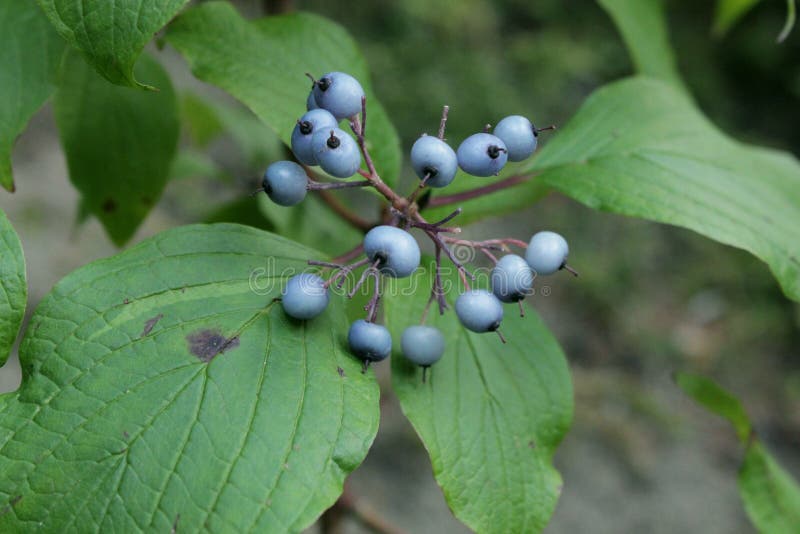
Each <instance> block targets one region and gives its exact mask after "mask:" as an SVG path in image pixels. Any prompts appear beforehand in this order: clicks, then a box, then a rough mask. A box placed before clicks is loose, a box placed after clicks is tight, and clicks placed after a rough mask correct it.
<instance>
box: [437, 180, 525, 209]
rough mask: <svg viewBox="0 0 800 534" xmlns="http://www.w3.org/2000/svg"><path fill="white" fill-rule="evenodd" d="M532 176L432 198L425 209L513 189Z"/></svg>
mask: <svg viewBox="0 0 800 534" xmlns="http://www.w3.org/2000/svg"><path fill="white" fill-rule="evenodd" d="M534 176H536V174H517V175H514V176H509V177H508V178H505V179H503V180H500V181H497V182H494V183H493V184H489V185H485V186H483V187H476V188H475V189H470V190H468V191H462V192H461V193H454V194H452V195H443V196H439V197H433V198H432V199H430V200H429V201H428V205H427V206H426V208H435V207H438V206H446V205H448V204H455V203H457V202H464V201H467V200H472V199H473V198H478V197H480V196H483V195H488V194H490V193H495V192H497V191H502V190H503V189H508V188H509V187H514V186H515V185H518V184H521V183H523V182H525V181H527V180H528V179H529V178H532V177H534Z"/></svg>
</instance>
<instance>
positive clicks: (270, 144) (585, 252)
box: [0, 0, 800, 533]
mask: <svg viewBox="0 0 800 534" xmlns="http://www.w3.org/2000/svg"><path fill="white" fill-rule="evenodd" d="M238 4H239V7H240V8H241V10H242V11H243V12H244V13H246V14H248V15H250V16H260V15H262V14H263V13H264V10H265V8H268V9H270V10H275V11H280V10H284V9H304V10H309V11H313V12H316V13H319V14H322V15H325V16H328V17H330V18H331V19H333V20H335V21H338V22H339V23H340V24H342V25H344V26H345V27H346V28H347V29H348V30H349V31H350V32H351V34H352V35H353V36H354V37H355V39H356V40H357V41H358V43H359V45H360V46H361V48H362V50H363V52H364V54H365V55H366V58H367V61H368V63H369V65H370V66H371V68H372V73H373V80H372V81H373V84H374V86H375V89H376V93H377V94H378V95H379V97H380V99H381V101H382V103H383V104H384V106H385V107H386V108H387V111H388V113H389V116H390V117H391V118H392V119H393V120H394V122H395V125H396V126H397V129H398V130H399V133H400V137H401V139H402V140H403V144H404V147H406V150H407V149H408V148H409V147H410V146H411V143H412V142H413V140H414V139H415V138H416V137H417V136H418V135H419V134H420V133H421V132H422V131H425V130H432V129H434V128H435V126H436V124H437V121H438V117H439V114H440V110H441V106H442V105H443V104H445V103H446V104H449V105H450V107H451V113H450V121H449V123H448V137H449V138H451V139H462V138H464V137H466V136H467V135H469V134H470V133H473V132H474V131H476V130H478V129H480V128H481V127H482V125H483V124H485V123H487V122H496V121H497V119H499V118H501V117H503V116H505V115H507V114H512V113H519V114H524V115H528V116H530V117H531V118H532V119H533V120H534V122H536V123H537V125H540V126H541V125H545V124H550V123H554V124H564V123H565V122H566V121H568V119H569V118H570V116H571V115H572V114H573V113H574V112H575V111H576V110H577V108H578V107H579V106H580V104H581V103H582V102H583V100H584V99H585V98H586V96H587V95H588V94H589V93H590V92H591V91H592V90H594V89H595V88H597V87H599V86H600V85H602V84H604V83H606V82H608V81H611V80H614V79H617V78H620V77H622V76H625V75H627V74H629V73H630V72H631V70H632V68H631V64H630V61H629V59H628V55H627V53H626V51H625V49H624V47H623V45H622V41H621V39H620V38H619V36H618V34H617V32H616V30H615V29H614V27H613V25H612V23H611V21H610V19H609V18H608V17H607V15H606V14H605V13H604V12H603V11H602V10H601V9H600V8H599V7H598V6H597V4H596V3H595V2H594V1H591V0H537V1H536V2H530V1H523V0H503V1H490V0H442V1H440V2H430V1H428V0H406V1H403V2H392V1H389V0H374V1H372V2H361V3H358V5H355V3H353V2H345V1H341V0H295V1H291V0H283V1H279V0H278V1H269V2H262V1H257V0H248V1H244V0H243V1H240V2H238ZM667 12H668V15H669V25H670V31H671V37H672V42H673V45H674V48H675V52H676V55H677V59H678V64H679V68H680V70H681V73H682V74H683V75H684V77H685V79H686V81H687V85H688V86H689V87H690V88H691V90H692V91H693V93H694V96H695V98H696V100H697V102H698V104H699V106H700V107H701V108H702V109H703V111H704V112H705V113H706V114H707V115H708V116H709V117H710V118H711V120H712V121H713V122H714V123H716V124H717V125H718V126H720V127H721V128H722V129H724V130H725V131H727V132H728V133H730V134H731V135H733V136H734V137H736V138H738V139H741V140H745V141H748V142H754V143H759V144H764V145H768V146H772V147H777V148H782V149H785V150H788V151H790V152H792V153H794V154H800V128H798V127H797V125H798V124H800V106H799V105H798V101H799V100H800V63H798V58H800V32H797V31H795V33H794V34H792V35H791V36H790V37H789V39H788V40H787V41H786V42H785V43H783V44H782V45H776V44H775V37H776V35H777V33H778V32H779V31H780V29H781V27H782V26H783V22H784V17H785V3H784V2H782V1H776V0H770V1H764V2H761V3H760V4H759V5H758V6H756V7H755V8H754V9H753V10H752V11H751V12H750V13H748V14H747V15H746V16H745V17H744V18H743V19H742V20H741V21H740V22H739V23H738V24H737V25H736V26H735V27H734V28H732V29H731V30H730V31H729V32H728V33H727V34H726V35H725V36H722V37H719V36H716V37H715V36H714V35H712V32H711V27H712V20H713V3H712V2H696V1H694V0H675V1H671V2H668V9H667ZM153 51H154V52H155V53H156V54H157V57H158V58H159V59H160V60H161V61H162V63H163V64H164V65H166V66H167V67H168V68H169V70H170V72H171V74H172V76H173V81H174V83H175V85H176V87H177V88H178V89H179V92H180V93H181V95H183V96H182V98H183V107H184V111H185V112H186V113H187V114H191V115H192V116H193V117H195V119H196V117H197V114H196V109H194V108H193V106H195V108H196V107H197V106H198V105H199V106H203V105H206V104H203V102H206V103H207V102H213V103H214V105H215V106H219V107H218V111H217V115H216V118H215V120H217V121H218V122H219V123H220V129H221V131H222V135H219V136H215V137H214V138H213V139H210V140H207V141H205V142H203V143H199V145H201V146H200V147H198V142H197V141H198V139H197V138H198V129H197V122H196V120H195V121H194V123H193V127H192V128H186V131H185V132H184V134H183V137H184V143H183V144H184V149H183V150H182V152H181V154H180V157H179V159H178V161H177V163H176V165H175V168H174V172H173V179H172V181H171V182H170V184H169V185H168V187H167V190H166V192H165V194H164V196H163V198H162V199H161V201H160V203H159V204H158V206H157V207H156V209H155V210H154V211H153V212H152V213H151V215H150V216H149V217H148V219H147V220H146V221H145V224H144V225H143V226H142V228H141V229H140V231H139V232H138V234H137V236H136V238H135V240H134V242H136V241H140V240H141V239H144V238H146V237H148V236H150V235H153V234H154V233H156V232H158V231H161V230H163V229H166V228H170V227H173V226H176V225H180V224H186V223H191V222H198V221H204V220H232V221H236V222H245V223H247V224H253V225H256V226H261V227H264V228H269V227H270V224H269V222H268V221H266V220H265V219H264V218H263V217H262V216H261V214H260V213H259V211H258V206H257V203H256V202H255V201H253V200H250V199H249V198H247V199H245V196H246V195H247V194H249V193H250V192H251V191H252V190H253V189H255V188H256V187H257V186H258V178H257V177H258V176H259V175H260V173H261V172H262V169H263V168H264V167H265V166H266V164H268V163H269V162H270V161H272V160H275V159H282V158H284V155H283V153H282V151H283V149H282V148H281V147H280V145H279V143H277V142H276V140H275V137H274V135H273V134H271V133H270V132H269V131H267V130H266V129H265V128H263V127H261V126H260V125H259V124H258V122H257V121H256V120H255V119H254V118H253V117H252V116H250V115H248V113H247V112H245V111H244V110H243V109H241V108H239V107H237V106H236V104H235V103H234V102H233V101H232V100H230V99H229V98H227V97H226V96H225V95H224V94H222V93H221V92H219V91H217V90H214V89H213V88H210V87H208V86H204V85H202V84H200V83H199V82H197V81H195V80H193V79H192V77H191V75H190V73H189V72H188V69H187V68H186V66H185V64H184V62H183V60H182V59H181V58H180V57H179V56H178V55H177V54H176V53H175V52H174V51H173V50H172V49H170V48H169V47H166V48H165V49H163V50H161V51H156V49H155V48H153ZM193 109H194V111H192V110H193ZM220 110H223V111H220ZM553 135H558V134H557V133H555V134H553ZM543 142H544V143H546V142H547V140H546V137H545V138H544V141H543ZM14 168H15V174H16V182H17V184H18V191H17V192H16V193H15V194H13V195H10V194H7V193H4V192H3V193H0V208H2V209H3V210H4V211H6V213H7V214H8V216H9V218H10V219H11V221H12V223H13V224H14V226H15V227H16V229H17V231H18V232H19V234H20V237H21V239H22V242H23V247H24V249H25V254H26V258H27V262H28V275H29V285H30V306H29V313H30V310H32V309H33V307H34V306H35V305H36V303H37V302H38V301H39V300H40V299H41V298H42V297H43V296H44V294H46V293H47V291H49V289H50V287H52V285H53V284H54V283H55V282H56V281H58V280H59V279H60V278H62V277H63V276H64V275H65V274H67V273H68V272H70V271H72V270H73V269H75V268H76V267H78V266H81V265H83V264H85V263H88V262H89V261H91V260H94V259H96V258H99V257H104V256H107V255H110V254H114V253H115V252H117V249H115V247H114V246H113V245H112V244H111V242H110V241H109V239H108V238H107V237H106V236H105V234H104V232H103V230H102V228H101V227H100V225H99V224H98V223H97V221H94V220H88V221H86V222H84V223H81V224H79V223H78V222H77V221H78V220H79V216H78V214H79V208H78V205H79V199H78V194H77V192H76V191H75V189H74V188H73V187H72V186H71V185H70V183H69V179H68V177H67V172H66V165H65V160H64V155H63V153H62V152H61V150H60V148H59V144H58V133H57V130H56V128H55V124H54V121H53V116H52V110H51V109H50V107H49V106H46V107H45V108H44V109H43V110H42V111H41V112H40V113H39V114H37V115H36V116H35V117H34V119H33V120H32V121H31V124H30V126H29V128H28V130H27V131H26V132H25V133H24V134H23V136H22V137H21V138H20V139H19V141H18V143H17V146H16V149H15V152H14ZM406 178H407V179H408V178H409V176H406ZM109 179H113V177H109ZM409 183H410V182H409ZM242 199H244V200H242ZM355 201H356V202H358V197H356V200H355ZM541 229H553V230H556V231H558V232H560V233H562V234H564V235H565V236H566V237H567V238H568V239H569V241H570V249H571V255H570V263H571V264H572V265H574V266H575V267H576V268H577V269H578V270H579V271H580V273H581V277H580V278H578V279H572V278H571V277H569V276H567V275H564V276H560V277H556V279H555V280H554V283H552V284H551V287H552V293H551V294H550V295H549V296H547V297H543V296H538V295H537V296H536V297H535V298H534V299H532V301H531V302H530V304H531V305H532V306H534V307H535V308H536V309H537V310H538V311H539V313H540V314H541V315H542V316H543V317H544V319H545V321H546V322H547V324H548V325H549V326H550V328H551V329H552V330H553V331H554V332H555V334H556V336H557V338H558V339H559V340H560V342H561V344H562V346H563V348H564V350H565V352H566V354H567V357H568V359H569V362H570V366H571V368H572V373H573V375H572V376H573V381H574V389H575V403H576V406H575V420H574V423H573V427H572V430H571V431H570V433H569V434H568V436H567V438H566V440H565V442H564V443H563V444H562V446H561V447H560V449H559V451H558V454H557V457H556V464H557V467H558V468H559V470H560V471H561V473H562V475H563V477H564V482H565V484H564V493H563V496H562V498H561V500H560V502H559V505H558V509H557V511H556V513H555V516H554V518H553V520H552V523H551V524H550V526H549V527H548V530H547V531H548V532H552V533H557V532H558V533H561V532H609V533H611V532H643V531H646V532H653V533H660V532H665V533H666V532H704V533H716V532H719V533H722V532H725V533H739V532H742V533H743V532H752V531H753V530H752V527H751V526H750V524H749V522H748V521H747V518H746V516H745V514H744V511H743V509H742V506H741V502H740V500H739V496H738V491H737V488H736V471H737V468H738V464H739V460H740V458H741V450H740V446H739V445H738V443H737V441H736V438H735V436H734V433H733V431H732V430H731V429H730V428H729V427H728V426H727V424H726V423H724V422H722V421H721V420H719V419H717V418H716V417H714V416H711V415H709V414H708V413H706V412H704V411H702V410H701V409H699V408H697V407H696V406H695V405H694V404H692V403H691V401H689V400H687V399H686V398H685V397H684V396H683V395H682V394H681V393H680V392H679V391H678V389H677V388H676V387H675V386H674V384H673V382H672V379H671V374H672V373H673V372H675V371H678V370H684V371H693V372H699V373H703V374H706V375H708V376H710V377H712V378H714V379H715V380H717V381H718V382H720V383H721V384H722V385H723V386H725V387H726V388H729V389H730V390H731V391H732V392H733V393H735V394H736V395H737V396H739V397H740V398H741V399H742V401H743V402H744V404H745V406H746V407H747V409H748V411H749V412H750V414H751V416H752V418H753V420H754V422H755V425H756V428H757V430H758V431H759V432H760V434H761V436H762V437H763V438H764V440H765V442H766V443H767V445H768V447H769V448H770V450H771V451H772V452H773V453H774V454H775V455H776V456H777V459H778V460H779V461H780V462H781V463H782V464H783V465H784V466H785V467H786V468H787V470H788V471H789V472H791V473H792V474H793V475H794V476H795V478H799V479H800V307H799V306H798V305H797V304H795V303H792V302H790V301H788V300H787V299H786V298H785V297H784V296H783V295H782V294H781V292H780V289H779V287H778V285H777V283H776V282H775V280H774V279H773V278H772V276H771V275H770V273H769V271H768V269H767V267H766V266H765V265H763V264H762V263H761V262H759V261H758V260H756V259H755V258H753V257H751V256H750V255H748V254H746V253H744V252H741V251H738V250H734V249H731V248H728V247H725V246H722V245H720V244H717V243H714V242H712V241H709V240H707V239H705V238H702V237H699V236H697V235H695V234H694V233H692V232H689V231H687V230H683V229H679V228H672V227H667V226H662V225H656V224H652V223H648V222H644V221H638V220H632V219H627V218H623V217H619V216H615V215H610V214H603V213H597V212H593V211H591V210H589V209H587V208H584V207H583V206H581V205H578V204H577V203H575V202H573V201H571V200H569V199H567V198H565V197H563V196H560V195H557V194H551V195H549V196H547V197H546V198H545V199H544V200H542V201H541V202H540V203H539V204H537V205H536V206H535V207H533V208H530V209H529V210H527V211H525V212H520V213H516V214H513V215H510V216H508V217H504V218H502V219H492V220H487V221H485V222H483V223H480V224H478V225H475V226H472V227H469V228H468V229H467V230H466V231H465V236H467V237H469V238H471V239H478V238H482V237H483V238H488V237H496V236H500V235H504V236H505V235H509V236H529V235H531V234H532V233H533V232H535V231H538V230H541ZM388 367H389V366H388V365H382V366H378V368H379V370H380V379H381V381H382V384H383V386H384V388H383V397H382V405H383V420H382V426H381V429H380V432H379V435H378V438H377V441H376V443H375V446H374V447H373V449H372V451H371V452H370V455H369V457H368V458H367V460H366V462H365V463H364V465H363V466H362V467H361V468H359V469H358V470H357V471H356V472H355V473H354V474H353V475H352V477H351V479H350V481H349V490H350V491H351V492H352V494H353V495H354V497H355V498H356V499H358V500H359V502H360V503H361V504H362V505H363V506H364V507H368V508H370V509H371V510H373V511H375V512H376V513H379V514H381V515H382V516H384V517H385V518H386V519H387V520H389V521H391V522H392V523H393V524H395V525H397V526H398V527H400V528H403V529H405V530H407V531H409V532H420V533H427V532H430V533H441V532H464V531H466V529H465V528H464V527H463V526H461V524H460V523H459V522H458V521H457V520H455V519H454V518H453V517H452V515H451V514H450V512H449V511H448V509H447V507H446V505H445V502H444V498H443V496H442V494H441V492H440V490H439V489H438V487H437V486H436V484H435V481H434V479H433V476H432V474H431V468H430V463H429V461H428V459H427V456H426V454H425V452H424V450H423V449H422V447H421V445H420V443H419V440H418V439H417V438H416V435H415V434H414V432H413V429H412V428H411V427H410V425H409V424H408V423H407V422H406V421H405V420H404V418H403V417H402V414H401V413H400V410H399V406H398V403H397V401H396V399H395V398H394V397H393V395H392V392H391V389H390V388H389V387H388V370H389V369H388ZM19 379H20V378H19V366H18V363H17V361H16V359H15V358H14V359H12V360H11V361H10V362H9V364H8V365H6V367H4V368H3V369H2V370H0V392H2V391H9V390H13V389H16V387H17V386H18V384H19ZM510 498H513V496H511V497H510ZM312 530H313V529H312ZM346 531H347V532H361V530H360V527H359V526H358V525H356V524H355V523H352V524H351V523H348V524H347V530H346Z"/></svg>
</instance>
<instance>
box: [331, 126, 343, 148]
mask: <svg viewBox="0 0 800 534" xmlns="http://www.w3.org/2000/svg"><path fill="white" fill-rule="evenodd" d="M340 144H341V141H339V138H338V137H336V135H335V134H334V133H333V130H331V136H330V137H329V138H328V147H329V148H339V145H340Z"/></svg>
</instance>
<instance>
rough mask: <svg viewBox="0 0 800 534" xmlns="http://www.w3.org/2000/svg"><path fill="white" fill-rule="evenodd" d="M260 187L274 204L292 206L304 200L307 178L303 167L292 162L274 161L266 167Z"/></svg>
mask: <svg viewBox="0 0 800 534" xmlns="http://www.w3.org/2000/svg"><path fill="white" fill-rule="evenodd" d="M262 185H263V187H264V191H265V192H266V193H267V196H269V198H270V199H272V201H273V202H274V203H275V204H278V205H280V206H294V205H295V204H298V203H300V201H302V200H303V199H304V198H306V188H307V187H308V176H307V175H306V171H305V170H303V167H301V166H300V165H298V164H297V163H295V162H293V161H276V162H275V163H273V164H271V165H270V166H269V167H267V171H266V172H265V173H264V181H263V182H262Z"/></svg>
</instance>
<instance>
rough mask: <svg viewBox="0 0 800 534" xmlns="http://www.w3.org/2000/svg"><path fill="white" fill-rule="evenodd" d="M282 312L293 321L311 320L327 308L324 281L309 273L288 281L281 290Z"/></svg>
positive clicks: (326, 292) (326, 289) (326, 290)
mask: <svg viewBox="0 0 800 534" xmlns="http://www.w3.org/2000/svg"><path fill="white" fill-rule="evenodd" d="M282 296H283V298H282V299H281V300H282V303H283V310H284V311H285V312H286V314H287V315H289V316H290V317H294V318H295V319H313V318H314V317H316V316H317V315H319V314H320V313H322V312H323V311H324V310H325V308H326V307H327V306H328V300H329V299H330V297H329V296H328V288H326V287H325V281H324V280H323V279H322V278H320V277H319V276H317V275H315V274H311V273H300V274H298V275H295V276H293V277H291V278H290V279H289V281H288V282H287V283H286V287H285V288H283V295H282Z"/></svg>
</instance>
